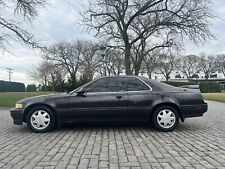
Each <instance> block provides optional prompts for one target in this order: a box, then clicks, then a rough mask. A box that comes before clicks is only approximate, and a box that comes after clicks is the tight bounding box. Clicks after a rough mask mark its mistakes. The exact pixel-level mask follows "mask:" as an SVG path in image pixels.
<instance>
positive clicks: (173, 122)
mask: <svg viewBox="0 0 225 169" xmlns="http://www.w3.org/2000/svg"><path fill="white" fill-rule="evenodd" d="M152 121H153V125H154V127H155V128H156V129H157V130H159V131H164V132H168V131H172V130H173V129H175V128H176V127H177V126H178V124H179V114H178V112H177V110H176V109H175V108H173V107H171V106H161V107H159V108H157V109H156V110H155V111H154V114H153V118H152Z"/></svg>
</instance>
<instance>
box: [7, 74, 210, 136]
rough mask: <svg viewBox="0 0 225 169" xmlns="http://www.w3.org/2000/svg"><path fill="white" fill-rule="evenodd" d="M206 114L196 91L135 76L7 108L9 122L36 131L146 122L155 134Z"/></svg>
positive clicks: (101, 80)
mask: <svg viewBox="0 0 225 169" xmlns="http://www.w3.org/2000/svg"><path fill="white" fill-rule="evenodd" d="M206 111H207V103H205V102H204V100H203V98H202V96H201V93H200V92H199V91H196V90H193V89H184V88H177V87H173V86H170V85H168V84H164V83H161V82H158V81H155V80H150V79H147V78H144V77H136V76H109V77H102V78H99V79H97V80H94V81H92V82H89V83H87V84H85V85H83V86H81V87H79V88H77V89H75V90H74V91H72V92H70V93H61V94H54V95H46V96H38V97H31V98H26V99H23V100H20V101H18V102H17V103H16V108H15V109H13V110H11V111H10V112H11V116H12V118H13V121H14V124H17V125H22V124H23V122H24V123H27V124H28V126H29V127H30V129H31V130H33V131H35V132H47V131H50V130H52V129H54V128H55V127H56V126H60V125H62V124H64V123H74V122H83V121H86V122H92V121H104V122H111V121H116V122H118V121H119V122H128V121H132V122H134V121H136V122H147V123H152V124H153V125H154V127H155V128H156V129H157V130H159V131H165V132H166V131H172V130H173V129H175V128H176V127H177V126H178V123H179V120H181V121H182V122H184V119H185V118H188V117H197V116H202V115H203V113H205V112H206Z"/></svg>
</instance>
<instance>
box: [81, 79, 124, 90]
mask: <svg viewBox="0 0 225 169" xmlns="http://www.w3.org/2000/svg"><path fill="white" fill-rule="evenodd" d="M85 90H86V91H87V92H88V93H89V92H119V91H126V83H125V80H124V79H123V78H118V77H117V78H114V77H110V78H102V79H98V80H96V81H94V82H93V83H91V84H90V85H88V86H87V87H86V89H85Z"/></svg>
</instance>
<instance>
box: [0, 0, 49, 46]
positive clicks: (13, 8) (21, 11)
mask: <svg viewBox="0 0 225 169" xmlns="http://www.w3.org/2000/svg"><path fill="white" fill-rule="evenodd" d="M44 5H45V0H11V1H10V0H0V8H1V11H0V29H1V32H0V48H1V49H6V44H7V43H9V41H10V40H18V41H22V42H24V43H25V44H27V45H28V46H31V47H40V45H39V43H38V42H37V41H36V40H35V38H34V36H33V35H32V34H31V33H29V32H28V31H26V30H25V29H24V28H23V27H22V23H23V22H25V21H27V20H28V21H29V22H31V21H32V20H33V19H34V18H35V17H36V16H37V15H38V8H39V7H43V6H44Z"/></svg>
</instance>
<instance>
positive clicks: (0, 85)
mask: <svg viewBox="0 0 225 169" xmlns="http://www.w3.org/2000/svg"><path fill="white" fill-rule="evenodd" d="M0 92H25V85H24V84H23V83H18V82H7V81H2V80H0Z"/></svg>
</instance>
